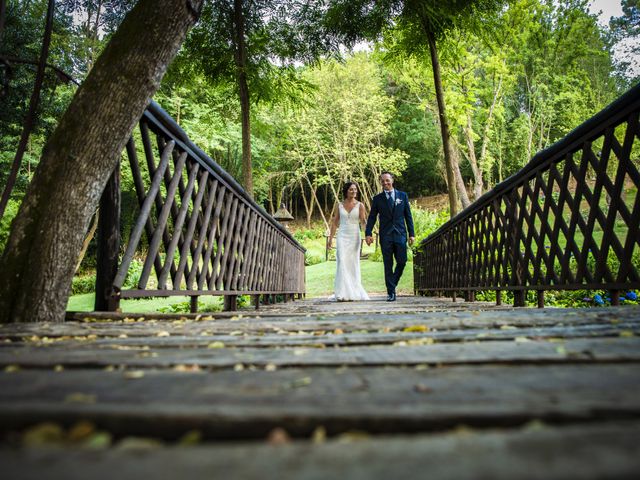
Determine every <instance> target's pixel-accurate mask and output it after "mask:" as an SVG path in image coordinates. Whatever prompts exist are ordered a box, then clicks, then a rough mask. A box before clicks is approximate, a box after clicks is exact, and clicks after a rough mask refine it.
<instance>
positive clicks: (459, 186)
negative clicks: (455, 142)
mask: <svg viewBox="0 0 640 480" xmlns="http://www.w3.org/2000/svg"><path fill="white" fill-rule="evenodd" d="M451 163H452V167H453V173H454V176H455V179H456V190H457V192H458V196H459V197H460V203H461V204H462V208H463V209H465V208H467V207H468V206H469V205H471V201H470V200H469V195H467V188H466V186H465V184H464V179H463V178H462V173H460V162H459V161H458V153H457V150H453V151H452V156H451Z"/></svg>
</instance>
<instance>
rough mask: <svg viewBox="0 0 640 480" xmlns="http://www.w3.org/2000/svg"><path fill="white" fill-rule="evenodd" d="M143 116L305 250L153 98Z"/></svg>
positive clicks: (300, 247)
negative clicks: (159, 126)
mask: <svg viewBox="0 0 640 480" xmlns="http://www.w3.org/2000/svg"><path fill="white" fill-rule="evenodd" d="M144 116H145V117H146V118H148V119H149V120H150V121H157V122H158V123H159V124H160V125H161V126H162V127H163V128H164V129H165V130H166V132H167V133H168V134H169V135H171V136H172V137H173V138H174V139H175V140H176V142H178V143H179V144H181V145H182V147H183V148H184V149H185V150H188V151H190V153H191V154H192V155H193V157H194V158H196V159H197V160H198V161H199V162H201V163H202V164H203V166H204V165H206V166H207V167H209V168H210V169H211V170H212V171H213V172H215V173H216V175H218V176H219V177H220V180H222V181H224V182H225V183H226V184H227V185H228V186H229V187H231V188H233V189H234V190H235V191H236V192H237V193H238V195H240V196H241V197H242V198H243V199H244V200H246V202H247V203H248V204H249V205H251V207H252V208H255V209H256V210H257V211H258V212H259V213H260V214H261V215H262V216H264V217H265V218H266V219H267V220H269V221H270V222H271V223H272V224H273V226H274V227H276V228H277V229H278V230H280V232H282V233H283V234H284V235H285V236H286V237H288V238H289V239H290V240H291V241H293V242H294V243H295V245H296V246H297V247H298V248H299V249H301V250H302V251H305V249H304V247H302V245H300V244H299V243H298V242H297V241H296V239H295V238H293V236H292V235H291V233H290V232H289V231H288V230H287V229H286V228H285V227H283V226H282V225H281V224H280V223H278V222H277V221H276V220H275V219H274V218H273V217H272V216H271V215H270V214H269V213H268V212H267V211H266V210H265V209H264V208H262V206H261V205H259V204H257V203H256V202H255V201H254V200H253V198H251V196H250V195H249V194H248V193H247V192H246V191H245V189H244V188H242V186H241V185H240V184H239V183H238V182H237V181H236V179H235V178H233V177H232V176H231V175H230V174H229V173H228V172H227V171H226V170H224V169H223V168H222V167H221V166H220V165H218V164H217V162H216V161H215V160H213V159H212V158H211V157H210V156H209V155H207V154H206V153H205V152H204V151H203V150H202V149H201V148H200V147H198V146H197V145H196V144H195V143H193V142H192V141H191V139H190V138H189V136H188V135H187V133H186V132H185V131H184V130H183V129H182V127H180V125H178V124H177V123H176V121H175V120H174V119H173V118H172V117H171V115H169V114H168V113H167V112H166V111H165V110H164V109H163V108H162V107H161V106H160V105H159V104H158V102H156V101H155V100H151V102H149V106H148V107H147V109H146V110H145V112H144Z"/></svg>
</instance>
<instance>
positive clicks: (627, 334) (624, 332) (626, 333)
mask: <svg viewBox="0 0 640 480" xmlns="http://www.w3.org/2000/svg"><path fill="white" fill-rule="evenodd" d="M620 336H621V337H624V338H629V337H635V334H634V333H633V332H632V331H631V330H622V331H621V332H620Z"/></svg>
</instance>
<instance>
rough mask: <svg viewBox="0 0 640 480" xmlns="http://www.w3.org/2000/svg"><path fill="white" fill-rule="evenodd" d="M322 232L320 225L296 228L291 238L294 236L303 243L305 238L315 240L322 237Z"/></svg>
mask: <svg viewBox="0 0 640 480" xmlns="http://www.w3.org/2000/svg"><path fill="white" fill-rule="evenodd" d="M324 233H325V232H324V229H323V228H322V227H316V228H306V229H300V230H296V231H295V232H294V233H293V238H295V239H296V240H297V241H298V242H300V243H304V242H305V240H317V239H318V238H323V237H324Z"/></svg>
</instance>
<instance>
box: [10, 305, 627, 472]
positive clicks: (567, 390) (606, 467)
mask: <svg viewBox="0 0 640 480" xmlns="http://www.w3.org/2000/svg"><path fill="white" fill-rule="evenodd" d="M94 317H97V316H88V315H86V314H80V315H77V316H76V317H75V318H76V320H75V321H69V322H66V323H64V324H56V325H52V324H49V325H36V324H24V325H4V326H0V364H1V365H2V368H3V369H4V372H3V373H0V426H1V431H2V438H3V442H2V445H1V446H0V464H2V465H3V467H2V469H3V471H4V472H10V473H11V474H12V475H13V476H10V478H14V477H15V478H42V476H43V475H44V476H46V478H83V479H84V478H111V477H112V476H113V473H114V469H117V472H118V475H119V476H121V477H123V478H140V477H141V476H142V475H164V477H166V478H170V477H171V476H174V477H177V476H179V475H180V476H183V477H185V478H201V477H205V476H206V477H211V476H212V475H215V474H218V475H222V476H236V477H239V478H290V477H294V476H295V477H297V478H367V479H370V478H418V477H420V478H423V477H424V476H425V475H427V474H428V475H429V476H430V477H433V478H461V477H463V476H467V477H469V476H472V477H474V478H514V477H515V478H540V477H544V478H560V477H564V478H566V477H571V478H595V477H599V476H609V477H610V476H621V477H624V476H629V477H630V476H631V475H635V474H636V473H637V471H638V468H639V467H640V336H639V335H640V309H639V308H636V307H620V308H608V309H586V310H563V309H542V310H538V309H518V310H513V309H510V308H507V307H501V308H495V307H493V306H491V305H489V304H483V303H480V302H476V303H465V302H461V301H460V302H458V303H452V302H451V301H450V300H448V299H434V298H431V299H427V298H420V297H415V298H414V297H400V298H399V300H398V301H397V302H395V303H392V304H390V303H387V302H384V301H383V299H382V298H378V299H374V301H371V302H360V303H331V302H328V301H326V300H318V299H315V300H304V301H297V302H293V303H288V304H279V305H273V306H269V307H264V308H261V310H259V311H258V312H256V311H253V310H247V311H243V312H237V313H234V314H229V313H225V314H214V315H207V314H200V315H198V316H180V315H174V316H171V315H164V316H163V315H158V316H156V317H154V318H148V319H146V320H144V321H140V319H139V318H138V317H137V316H135V315H132V316H127V315H121V316H119V317H115V318H114V317H112V318H107V317H103V318H94ZM43 445H44V447H45V448H35V447H36V446H43ZM60 447H62V448H60Z"/></svg>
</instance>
